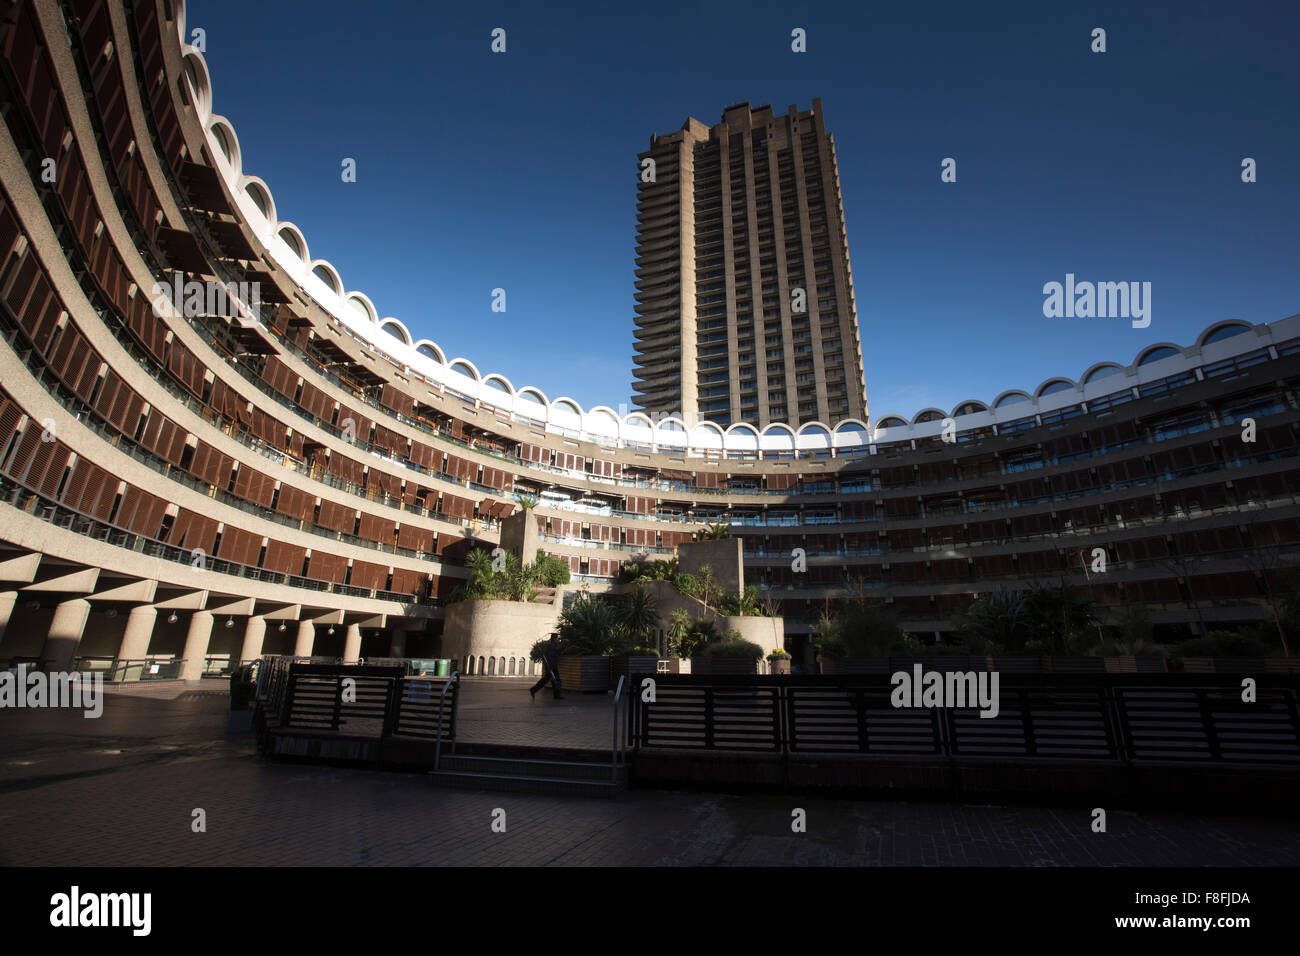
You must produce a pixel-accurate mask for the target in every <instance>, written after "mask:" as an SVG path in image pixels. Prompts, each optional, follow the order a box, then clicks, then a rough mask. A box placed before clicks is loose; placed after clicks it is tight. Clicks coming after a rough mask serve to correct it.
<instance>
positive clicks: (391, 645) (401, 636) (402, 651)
mask: <svg viewBox="0 0 1300 956" xmlns="http://www.w3.org/2000/svg"><path fill="white" fill-rule="evenodd" d="M388 656H389V657H405V656H406V632H405V631H400V630H394V631H393V638H392V640H391V641H389V642H388Z"/></svg>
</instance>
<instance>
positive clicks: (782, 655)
mask: <svg viewBox="0 0 1300 956" xmlns="http://www.w3.org/2000/svg"><path fill="white" fill-rule="evenodd" d="M767 662H768V664H770V665H771V666H772V670H771V672H772V673H773V674H788V673H790V652H789V651H787V650H786V649H785V648H784V647H778V648H777V649H776V650H774V651H773V652H772V653H771V654H768V655H767Z"/></svg>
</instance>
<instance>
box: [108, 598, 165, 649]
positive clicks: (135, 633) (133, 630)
mask: <svg viewBox="0 0 1300 956" xmlns="http://www.w3.org/2000/svg"><path fill="white" fill-rule="evenodd" d="M157 621H158V609H157V608H156V607H150V606H149V605H147V604H142V605H140V606H139V607H133V608H131V616H130V617H128V618H127V619H126V633H125V634H123V635H122V645H121V647H119V648H118V651H117V657H118V660H122V661H127V660H140V659H141V658H142V657H144V656H145V655H146V654H148V653H149V641H150V640H152V639H153V627H154V624H155V623H157Z"/></svg>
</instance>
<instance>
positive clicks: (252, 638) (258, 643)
mask: <svg viewBox="0 0 1300 956" xmlns="http://www.w3.org/2000/svg"><path fill="white" fill-rule="evenodd" d="M265 640H266V618H264V617H250V618H249V619H248V623H247V624H246V625H245V626H244V643H243V645H242V646H241V647H240V648H239V660H240V661H241V662H243V661H255V660H257V659H258V658H259V657H261V656H262V643H263V641H265Z"/></svg>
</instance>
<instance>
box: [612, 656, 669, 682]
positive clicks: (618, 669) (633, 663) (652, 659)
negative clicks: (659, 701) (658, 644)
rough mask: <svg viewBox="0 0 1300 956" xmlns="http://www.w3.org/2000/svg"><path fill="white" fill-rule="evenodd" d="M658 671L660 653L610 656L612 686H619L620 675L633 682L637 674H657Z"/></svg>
mask: <svg viewBox="0 0 1300 956" xmlns="http://www.w3.org/2000/svg"><path fill="white" fill-rule="evenodd" d="M658 671H659V657H658V655H649V654H636V655H624V656H622V657H612V658H610V674H609V682H610V686H611V687H617V686H618V679H619V678H620V677H626V678H627V682H626V683H631V682H632V677H633V675H635V674H656V673H658ZM624 686H626V684H625V685H624Z"/></svg>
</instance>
